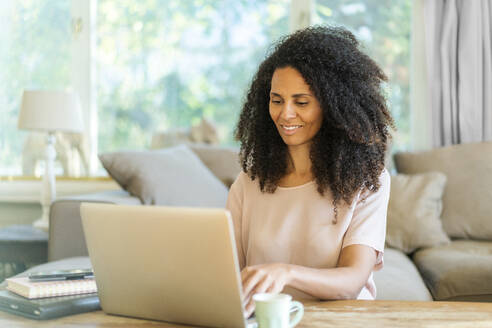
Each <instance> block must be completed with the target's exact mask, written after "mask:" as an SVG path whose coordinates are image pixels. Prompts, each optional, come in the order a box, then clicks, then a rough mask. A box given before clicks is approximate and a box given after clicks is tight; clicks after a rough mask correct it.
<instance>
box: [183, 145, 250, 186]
mask: <svg viewBox="0 0 492 328" xmlns="http://www.w3.org/2000/svg"><path fill="white" fill-rule="evenodd" d="M189 147H190V148H191V150H193V152H194V153H195V154H197V155H198V157H199V158H200V160H201V161H202V162H203V163H204V164H205V165H206V166H207V167H208V168H209V169H210V171H212V173H213V174H214V175H215V176H216V177H217V178H219V179H220V181H222V182H223V183H224V184H225V185H226V186H227V187H230V186H231V185H232V183H233V182H234V181H235V180H236V178H237V176H238V174H239V172H241V166H240V165H239V150H238V149H237V148H235V147H225V146H216V145H207V144H190V145H189Z"/></svg>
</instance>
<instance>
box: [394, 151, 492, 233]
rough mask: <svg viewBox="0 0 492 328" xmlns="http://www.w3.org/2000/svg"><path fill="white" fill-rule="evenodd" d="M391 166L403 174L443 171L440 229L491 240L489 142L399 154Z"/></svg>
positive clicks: (491, 214) (491, 175)
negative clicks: (444, 182)
mask: <svg viewBox="0 0 492 328" xmlns="http://www.w3.org/2000/svg"><path fill="white" fill-rule="evenodd" d="M395 165H396V168H397V170H398V172H400V173H405V174H415V173H422V172H428V171H438V172H442V173H444V174H445V175H446V177H447V178H448V181H447V184H446V188H445V189H444V195H443V212H442V216H441V219H442V222H443V227H444V230H445V231H446V232H447V234H448V235H449V236H450V237H456V238H469V239H486V240H492V202H491V201H492V142H482V143H473V144H462V145H456V146H451V147H445V148H439V149H435V150H432V151H428V152H421V153H399V154H396V155H395Z"/></svg>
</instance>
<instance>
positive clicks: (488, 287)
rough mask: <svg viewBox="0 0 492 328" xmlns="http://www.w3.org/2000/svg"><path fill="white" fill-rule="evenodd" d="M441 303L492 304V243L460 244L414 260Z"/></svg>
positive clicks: (435, 249)
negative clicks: (467, 302) (472, 302)
mask: <svg viewBox="0 0 492 328" xmlns="http://www.w3.org/2000/svg"><path fill="white" fill-rule="evenodd" d="M413 260H414V262H415V264H416V265H417V267H418V268H419V271H420V273H421V274H422V277H423V278H424V280H425V282H426V284H427V287H428V288H429V289H430V291H431V292H432V295H433V296H434V299H435V300H439V301H448V300H452V301H489V302H490V301H492V242H486V241H472V240H456V241H452V242H451V244H449V245H445V246H439V247H433V248H429V249H423V250H420V251H417V252H416V253H415V255H414V258H413Z"/></svg>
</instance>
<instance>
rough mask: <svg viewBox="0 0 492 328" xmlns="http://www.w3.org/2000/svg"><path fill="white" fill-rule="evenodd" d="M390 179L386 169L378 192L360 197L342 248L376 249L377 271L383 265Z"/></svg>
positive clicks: (368, 192)
mask: <svg viewBox="0 0 492 328" xmlns="http://www.w3.org/2000/svg"><path fill="white" fill-rule="evenodd" d="M390 179H391V178H390V175H389V173H388V171H387V170H386V169H384V170H383V172H382V173H381V175H380V177H379V182H380V184H381V186H380V187H379V189H378V191H377V192H371V191H366V192H364V193H363V194H360V195H359V197H358V200H357V204H356V206H355V209H354V213H353V216H352V220H351V222H350V224H349V226H348V229H347V231H346V233H345V236H344V238H343V243H342V248H344V247H347V246H349V245H355V244H359V245H366V246H369V247H372V248H373V249H375V250H376V251H377V253H378V254H377V261H376V266H375V268H374V269H375V270H379V269H381V267H382V264H383V252H384V242H385V238H386V215H387V212H388V201H389V195H390Z"/></svg>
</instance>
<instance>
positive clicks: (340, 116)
mask: <svg viewBox="0 0 492 328" xmlns="http://www.w3.org/2000/svg"><path fill="white" fill-rule="evenodd" d="M386 80H387V78H386V76H385V75H384V73H383V72H382V70H381V69H380V68H379V67H378V66H377V64H376V63H375V62H374V61H373V60H371V59H370V58H369V57H368V56H367V55H365V54H364V53H363V52H361V51H360V50H359V44H358V42H357V40H356V39H355V37H354V36H353V35H352V34H351V33H350V32H348V31H347V30H345V29H343V28H335V27H314V28H307V29H305V30H301V31H298V32H296V33H294V34H292V35H291V36H288V37H287V38H285V39H284V40H282V41H281V42H280V43H279V44H278V45H277V46H276V47H275V49H274V51H273V52H272V53H271V54H270V55H269V56H268V57H267V58H266V60H265V61H264V62H263V63H262V64H261V65H260V67H259V69H258V72H257V73H256V75H255V77H254V79H253V82H252V84H251V88H250V90H249V92H248V95H247V99H246V102H245V104H244V107H243V109H242V112H241V115H240V118H239V123H238V125H237V129H236V138H237V139H238V140H239V141H240V142H241V150H240V159H241V164H242V168H243V172H241V173H240V174H239V176H238V178H237V179H236V181H235V182H234V184H233V185H232V186H231V190H230V193H229V197H228V201H227V208H228V209H229V210H230V211H231V214H232V218H233V222H234V229H235V238H236V244H237V251H238V259H239V264H240V267H241V279H242V283H243V292H244V297H245V299H244V303H245V306H246V312H247V314H248V316H249V314H251V312H252V311H253V302H252V295H253V294H255V293H261V292H273V293H278V292H281V291H283V290H286V291H287V292H288V293H291V294H294V295H295V296H297V297H314V298H318V299H323V300H325V299H356V298H358V299H374V298H375V295H376V290H375V285H374V281H373V279H372V272H373V271H374V270H378V269H379V268H381V266H382V255H383V249H384V240H385V230H386V211H387V205H388V199H389V187H390V177H389V174H388V172H387V171H386V169H385V168H384V157H385V152H386V148H387V142H388V139H389V138H390V134H389V128H390V127H393V120H392V118H391V116H390V113H389V111H388V109H387V107H386V100H385V97H384V95H383V93H382V89H381V84H382V82H383V81H386Z"/></svg>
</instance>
